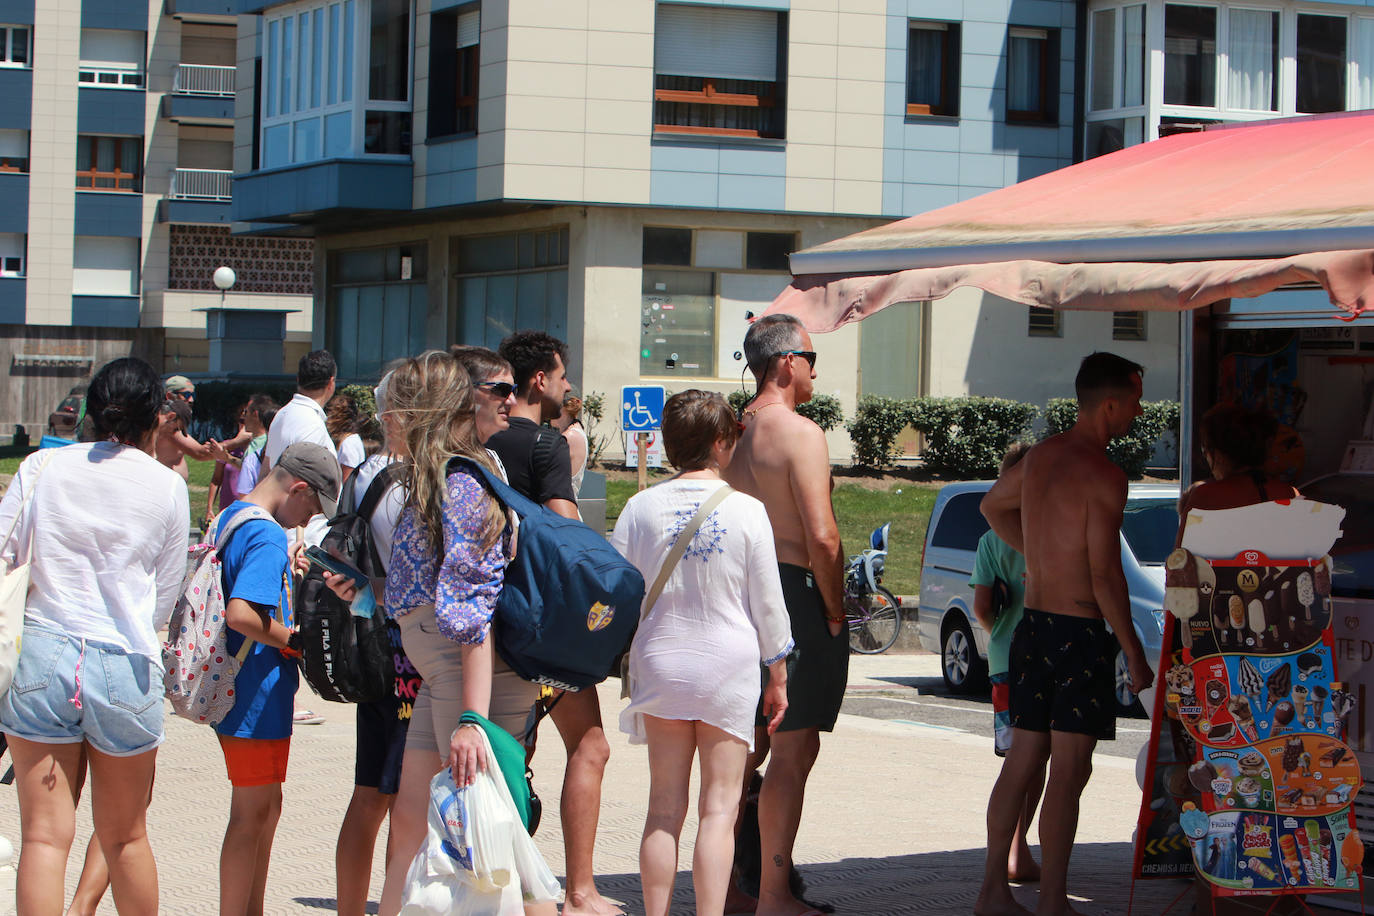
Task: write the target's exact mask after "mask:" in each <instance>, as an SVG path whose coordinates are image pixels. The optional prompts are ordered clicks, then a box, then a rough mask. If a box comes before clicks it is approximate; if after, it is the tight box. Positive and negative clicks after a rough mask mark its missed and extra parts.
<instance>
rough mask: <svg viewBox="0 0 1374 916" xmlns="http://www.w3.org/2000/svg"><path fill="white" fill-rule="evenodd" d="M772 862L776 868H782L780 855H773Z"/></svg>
mask: <svg viewBox="0 0 1374 916" xmlns="http://www.w3.org/2000/svg"><path fill="white" fill-rule="evenodd" d="M773 864H774V865H776V866H777V867H778V868H782V856H773Z"/></svg>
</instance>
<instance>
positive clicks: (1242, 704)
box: [1226, 693, 1258, 742]
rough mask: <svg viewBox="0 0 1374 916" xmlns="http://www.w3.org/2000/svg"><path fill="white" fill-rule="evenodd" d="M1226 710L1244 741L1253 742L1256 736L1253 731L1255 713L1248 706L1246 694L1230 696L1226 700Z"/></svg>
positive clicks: (1248, 699)
mask: <svg viewBox="0 0 1374 916" xmlns="http://www.w3.org/2000/svg"><path fill="white" fill-rule="evenodd" d="M1226 711H1227V712H1229V713H1230V714H1231V718H1233V719H1235V720H1236V727H1237V728H1239V729H1240V733H1241V734H1242V735H1244V736H1245V740H1246V741H1250V742H1253V741H1254V740H1255V739H1256V738H1257V737H1258V735H1257V734H1256V732H1255V713H1254V711H1253V710H1252V709H1251V708H1250V698H1249V697H1248V696H1246V695H1245V694H1243V693H1239V694H1236V695H1235V696H1233V697H1231V698H1230V699H1229V700H1227V701H1226Z"/></svg>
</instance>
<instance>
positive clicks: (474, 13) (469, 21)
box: [458, 10, 482, 48]
mask: <svg viewBox="0 0 1374 916" xmlns="http://www.w3.org/2000/svg"><path fill="white" fill-rule="evenodd" d="M481 31H482V14H481V12H480V11H479V10H469V11H468V12H466V13H459V14H458V47H460V48H471V47H473V46H474V45H476V44H477V42H478V39H479V37H480V35H481Z"/></svg>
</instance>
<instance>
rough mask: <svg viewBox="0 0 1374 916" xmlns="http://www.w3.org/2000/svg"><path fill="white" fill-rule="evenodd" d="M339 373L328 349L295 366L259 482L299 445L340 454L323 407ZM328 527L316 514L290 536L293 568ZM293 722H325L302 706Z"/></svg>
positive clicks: (264, 449)
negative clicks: (291, 391)
mask: <svg viewBox="0 0 1374 916" xmlns="http://www.w3.org/2000/svg"><path fill="white" fill-rule="evenodd" d="M337 372H338V367H337V366H336V365H335V363H334V357H333V355H331V354H330V352H329V351H328V350H311V351H310V352H309V353H307V354H305V355H304V356H302V357H301V361H300V362H299V363H297V364H296V393H295V395H294V396H293V397H292V398H291V400H290V401H288V402H287V404H286V406H285V407H283V408H282V409H281V410H279V411H277V415H276V416H275V417H273V418H272V425H271V426H269V427H268V428H267V443H266V444H265V445H263V447H262V465H261V470H259V472H258V479H259V480H265V479H267V472H268V471H269V470H270V469H271V468H272V466H273V465H274V464H276V463H277V459H279V458H280V457H281V454H282V452H284V451H286V449H287V447H288V446H291V445H294V444H296V443H297V442H313V443H315V444H316V445H319V446H322V447H324V448H326V449H328V450H329V453H330V454H331V455H337V454H338V452H337V450H336V449H335V446H334V440H333V439H331V438H330V437H329V429H328V427H327V426H326V425H325V416H324V405H325V404H326V403H328V401H329V399H330V398H332V397H333V396H334V376H335V374H336V373H337ZM325 527H326V526H325V516H323V515H316V516H314V517H313V518H311V519H310V521H309V522H308V523H307V524H306V527H305V531H304V538H301V539H297V538H295V537H293V536H292V535H291V534H290V533H288V540H289V541H290V542H291V543H292V548H291V555H292V565H293V566H294V565H295V564H296V562H297V560H298V558H299V551H301V550H302V549H304V547H305V545H307V544H318V543H319V542H320V539H321V538H322V537H323V536H324V531H325ZM292 719H293V721H294V722H295V723H296V724H297V725H318V724H320V723H321V722H323V721H324V717H323V716H319V715H316V714H315V713H314V712H312V711H310V710H309V709H304V708H301V707H299V706H298V707H296V709H295V712H294V713H293V715H292Z"/></svg>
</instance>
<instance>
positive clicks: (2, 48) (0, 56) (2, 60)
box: [0, 22, 33, 70]
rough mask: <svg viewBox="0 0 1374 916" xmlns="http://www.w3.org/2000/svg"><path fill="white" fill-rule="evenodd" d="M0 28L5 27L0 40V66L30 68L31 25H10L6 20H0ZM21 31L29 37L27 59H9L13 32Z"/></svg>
mask: <svg viewBox="0 0 1374 916" xmlns="http://www.w3.org/2000/svg"><path fill="white" fill-rule="evenodd" d="M0 29H5V40H4V41H3V42H0V67H11V68H13V69H16V70H30V69H32V68H33V26H30V25H11V24H10V23H8V22H0ZM20 31H22V32H23V33H24V34H25V35H27V36H28V38H29V43H28V46H27V48H28V52H29V59H28V60H26V61H22V62H20V61H14V60H12V59H11V57H12V55H13V54H14V33H15V32H20Z"/></svg>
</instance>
